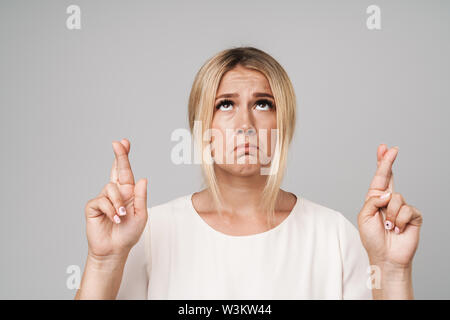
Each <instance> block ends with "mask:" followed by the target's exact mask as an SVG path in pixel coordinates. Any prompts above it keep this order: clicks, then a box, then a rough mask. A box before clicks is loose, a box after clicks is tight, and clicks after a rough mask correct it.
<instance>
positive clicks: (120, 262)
mask: <svg viewBox="0 0 450 320" xmlns="http://www.w3.org/2000/svg"><path fill="white" fill-rule="evenodd" d="M128 253H129V251H126V252H121V253H117V254H110V255H107V256H99V255H96V254H94V253H92V252H91V251H88V255H87V259H86V267H89V268H90V269H94V270H96V271H104V272H108V271H110V272H112V271H115V270H117V269H122V268H123V266H124V265H125V263H126V261H127V258H128Z"/></svg>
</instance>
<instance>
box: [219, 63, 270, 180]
mask: <svg viewBox="0 0 450 320" xmlns="http://www.w3.org/2000/svg"><path fill="white" fill-rule="evenodd" d="M276 128H277V115H276V106H275V100H274V97H273V94H272V90H271V88H270V84H269V81H268V80H267V78H266V77H265V76H264V75H263V74H262V73H261V72H259V71H256V70H252V69H248V68H245V67H242V66H240V65H238V66H236V67H235V68H234V69H232V70H229V71H228V72H226V73H225V74H224V75H223V77H222V79H221V82H220V84H219V88H218V89H217V94H216V100H215V107H214V115H213V120H212V131H211V132H212V149H213V150H212V156H213V158H214V160H215V165H216V166H218V167H220V168H221V169H223V170H225V171H227V172H229V173H231V174H233V175H239V176H249V175H255V174H260V169H261V167H262V166H265V165H268V163H269V161H270V160H269V159H270V156H271V155H272V149H271V143H272V141H276V138H275V137H276V135H275V136H271V135H273V134H275V133H276V131H275V130H276ZM272 129H273V130H274V132H272ZM246 143H247V144H249V145H250V146H249V147H247V148H245V147H242V148H241V147H238V148H236V147H237V146H239V145H241V144H243V145H245V144H246ZM272 147H273V146H272Z"/></svg>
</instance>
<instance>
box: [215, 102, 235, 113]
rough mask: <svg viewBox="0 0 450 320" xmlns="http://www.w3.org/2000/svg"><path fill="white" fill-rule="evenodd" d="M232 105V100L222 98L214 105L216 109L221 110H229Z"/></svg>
mask: <svg viewBox="0 0 450 320" xmlns="http://www.w3.org/2000/svg"><path fill="white" fill-rule="evenodd" d="M232 107H233V102H231V101H226V100H224V101H222V102H220V103H219V104H218V105H217V106H216V109H219V110H222V111H228V110H231V109H232Z"/></svg>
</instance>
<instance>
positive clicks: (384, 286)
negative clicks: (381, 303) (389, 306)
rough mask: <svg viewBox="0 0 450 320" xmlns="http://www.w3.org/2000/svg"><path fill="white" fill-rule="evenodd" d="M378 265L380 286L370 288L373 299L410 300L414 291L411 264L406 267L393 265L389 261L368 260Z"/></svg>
mask: <svg viewBox="0 0 450 320" xmlns="http://www.w3.org/2000/svg"><path fill="white" fill-rule="evenodd" d="M370 264H371V265H377V266H379V267H380V271H381V274H380V276H381V279H380V287H379V288H376V287H375V286H374V287H373V288H372V296H373V299H375V300H412V299H414V291H413V286H412V265H410V266H408V267H398V266H394V265H392V264H391V263H389V262H384V263H383V262H380V263H376V262H372V261H371V262H370Z"/></svg>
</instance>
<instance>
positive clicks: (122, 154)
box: [112, 141, 134, 185]
mask: <svg viewBox="0 0 450 320" xmlns="http://www.w3.org/2000/svg"><path fill="white" fill-rule="evenodd" d="M112 145H113V150H114V154H115V156H116V159H115V161H116V168H117V182H118V183H119V184H132V185H134V176H133V171H131V165H130V160H129V159H128V153H127V150H126V148H125V146H124V145H123V144H122V143H120V142H118V141H113V143H112Z"/></svg>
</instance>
